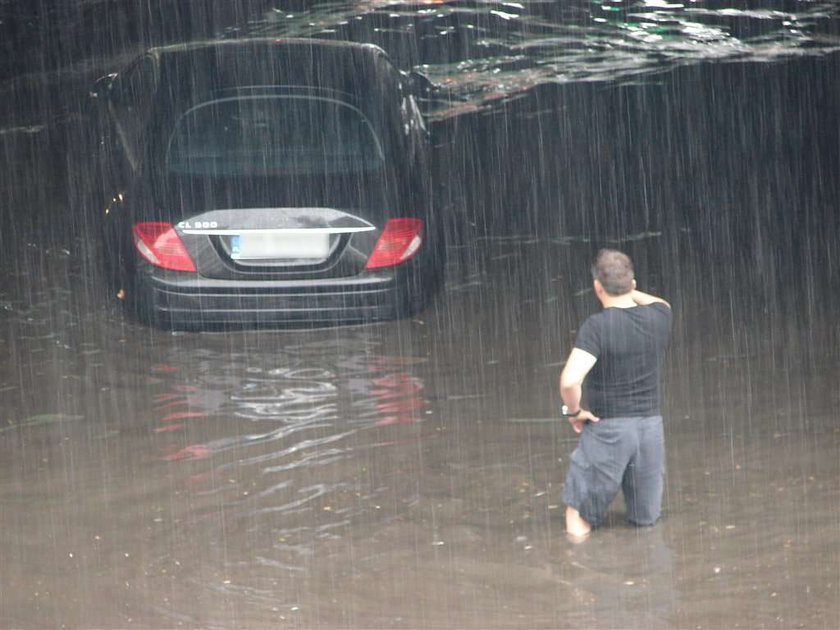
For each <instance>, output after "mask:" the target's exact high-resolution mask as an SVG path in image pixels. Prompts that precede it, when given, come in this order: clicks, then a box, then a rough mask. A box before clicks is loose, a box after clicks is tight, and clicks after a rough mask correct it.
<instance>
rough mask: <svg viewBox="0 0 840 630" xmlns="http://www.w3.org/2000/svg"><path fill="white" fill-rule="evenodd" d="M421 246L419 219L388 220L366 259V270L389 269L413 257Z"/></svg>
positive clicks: (421, 233) (421, 237) (420, 223)
mask: <svg viewBox="0 0 840 630" xmlns="http://www.w3.org/2000/svg"><path fill="white" fill-rule="evenodd" d="M422 244H423V221H422V220H421V219H388V222H387V223H386V224H385V229H384V230H382V234H381V235H380V236H379V240H378V241H376V245H374V247H373V252H372V253H371V255H370V258H368V261H367V265H365V268H366V269H376V268H377V267H391V266H393V265H398V264H399V263H401V262H404V261H406V260H408V259H409V258H411V257H412V256H414V255H415V254H416V253H417V252H418V251H419V249H420V246H421V245H422Z"/></svg>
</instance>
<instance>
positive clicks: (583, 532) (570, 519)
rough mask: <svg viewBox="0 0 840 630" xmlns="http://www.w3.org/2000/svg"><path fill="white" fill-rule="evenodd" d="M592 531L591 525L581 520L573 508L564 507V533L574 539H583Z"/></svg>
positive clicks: (578, 513)
mask: <svg viewBox="0 0 840 630" xmlns="http://www.w3.org/2000/svg"><path fill="white" fill-rule="evenodd" d="M591 531H592V525H590V524H589V523H587V522H586V521H585V520H583V517H582V516H581V515H580V512H578V511H577V510H576V509H575V508H573V507H571V506H568V507H566V533H567V534H568V535H569V536H574V537H575V538H583V537H585V536H587V535H588V534H589V532H591Z"/></svg>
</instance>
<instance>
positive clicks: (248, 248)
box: [230, 232, 330, 260]
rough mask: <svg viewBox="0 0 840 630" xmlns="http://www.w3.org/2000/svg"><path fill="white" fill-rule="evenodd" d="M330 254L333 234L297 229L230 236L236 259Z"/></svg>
mask: <svg viewBox="0 0 840 630" xmlns="http://www.w3.org/2000/svg"><path fill="white" fill-rule="evenodd" d="M329 253H330V237H329V234H324V233H314V234H307V233H306V232H297V233H292V234H287V233H278V232H253V233H244V234H238V235H236V236H232V237H231V238H230V257H231V258H232V259H234V260H254V259H268V258H273V259H281V260H282V259H301V258H306V259H313V260H321V259H324V258H326V257H327V255H328V254H329Z"/></svg>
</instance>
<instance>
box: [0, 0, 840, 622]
mask: <svg viewBox="0 0 840 630" xmlns="http://www.w3.org/2000/svg"><path fill="white" fill-rule="evenodd" d="M838 14H840V7H838V5H837V4H836V3H835V2H828V1H826V2H820V1H804V0H803V1H797V0H787V1H781V0H765V1H762V2H734V3H720V2H713V1H705V0H704V1H701V0H697V1H691V2H684V3H682V2H680V3H677V2H666V1H660V0H639V1H622V0H591V1H584V0H574V1H571V2H548V1H545V2H543V1H527V2H497V1H490V0H488V1H485V2H461V1H451V2H436V1H434V0H423V1H421V2H416V3H400V2H389V1H387V0H381V1H379V0H371V1H359V2H315V1H313V2H308V1H305V0H288V1H285V0H250V1H244V0H230V1H227V0H183V1H177V0H142V1H135V2H120V1H118V0H76V1H71V0H52V1H48V0H32V1H29V0H25V1H24V0H20V1H15V0H0V50H2V53H1V54H0V94H2V97H0V159H1V160H2V165H1V166H2V167H1V168H0V189H2V195H0V253H1V254H2V264H1V265H0V330H2V334H0V349H2V353H3V356H4V361H3V362H2V365H1V366H0V626H1V627H4V628H64V627H72V628H129V627H138V628H178V627H188V628H269V627H270V628H285V627H289V628H459V629H460V628H837V627H840V546H838V544H837V540H838V534H839V533H840V421H838V414H837V409H838V404H840V390H838V387H837V383H838V378H840V345H838V344H840V335H838V323H837V322H838V318H837V312H838V308H840V299H838V287H839V286H840V284H838V280H839V278H838V274H839V273H840V247H838V243H840V238H838V237H839V236H840V235H839V234H838V227H840V226H839V225H838V223H840V222H838V211H837V204H838V201H839V200H840V194H838V193H840V190H839V189H840V179H838V176H837V173H838V167H840V126H838V112H839V111H840V91H839V90H838V78H839V77H840V16H839V15H838ZM249 37H271V38H287V37H296V38H316V39H324V40H330V41H352V42H363V43H372V44H375V45H378V46H380V47H381V48H383V49H384V50H385V52H386V53H387V54H388V56H389V57H390V58H391V60H392V61H393V63H394V65H395V66H396V67H397V68H399V69H400V70H402V71H404V72H406V73H411V72H414V73H416V74H415V76H416V75H417V74H420V75H423V76H424V77H426V78H427V79H428V82H425V81H424V82H423V83H422V85H423V86H424V88H423V91H422V94H421V95H420V97H419V98H418V102H419V106H420V109H421V110H422V113H423V115H424V118H425V123H426V127H427V129H428V132H429V136H430V139H431V142H432V146H433V159H432V161H431V166H430V168H431V176H430V182H431V185H432V187H433V193H434V199H433V201H432V205H433V207H434V212H435V213H436V216H438V217H439V219H440V220H441V221H442V223H443V225H445V226H446V230H445V231H446V238H445V242H444V243H441V244H439V246H440V247H441V248H442V249H444V250H445V251H444V252H442V253H444V254H445V259H446V267H445V275H444V280H443V283H442V286H441V287H440V289H439V291H438V292H437V294H436V295H435V296H434V297H433V298H432V299H431V301H430V303H429V304H428V305H427V306H426V308H425V309H423V310H421V311H420V312H416V313H413V314H411V315H409V316H406V317H402V318H398V319H389V320H386V321H380V322H369V323H362V324H353V325H329V326H320V325H319V326H293V327H284V326H275V327H268V328H266V327H250V328H249V327H247V326H246V327H237V328H224V327H223V328H222V329H216V330H209V331H179V330H175V331H173V330H169V329H167V328H166V327H155V326H150V325H147V324H146V323H145V322H142V321H138V319H137V318H135V317H133V316H132V314H130V313H128V312H126V309H125V308H123V305H122V304H121V303H120V300H118V299H116V297H115V295H113V294H112V293H110V292H109V291H108V290H107V288H106V287H107V282H106V276H107V270H105V269H103V268H102V262H101V258H100V256H99V251H100V249H101V242H100V236H101V235H100V232H101V229H100V227H99V225H98V222H99V221H100V220H101V218H102V210H103V208H104V207H105V205H106V204H107V200H106V199H103V198H98V197H97V195H96V192H97V191H99V190H101V189H102V188H103V186H104V185H105V182H102V181H101V177H100V175H99V174H98V173H97V172H94V171H91V170H89V169H88V168H87V166H86V164H87V161H86V157H87V156H86V155H85V153H86V151H87V150H88V149H87V148H86V147H88V146H89V145H88V144H86V143H85V141H84V138H85V137H86V134H87V133H88V130H89V127H90V120H89V112H90V108H91V100H92V96H91V92H92V91H93V90H94V87H93V86H94V82H95V81H96V80H97V79H98V78H99V77H102V76H104V75H107V74H109V73H113V72H118V71H120V70H121V69H122V68H124V67H125V66H126V64H127V63H128V62H129V61H130V60H131V59H133V58H135V57H136V56H137V55H138V54H140V53H142V52H143V51H144V50H146V49H148V48H149V47H152V46H160V45H167V44H175V43H179V42H188V41H197V40H202V41H209V40H231V39H238V38H249ZM405 202H406V203H407V204H409V203H411V200H405ZM602 247H610V248H617V249H620V250H622V251H625V252H626V253H628V254H629V255H630V256H632V258H633V260H634V262H635V265H636V278H637V279H638V283H639V287H640V288H642V289H644V290H645V291H650V292H652V293H655V294H657V295H661V296H664V297H665V298H666V299H667V300H668V301H670V303H671V305H672V306H673V312H674V327H673V333H672V336H671V341H670V345H669V348H668V351H667V355H666V359H665V363H664V366H663V373H662V381H663V382H662V412H663V417H664V419H665V433H666V443H667V447H666V448H667V462H666V468H667V473H666V477H665V498H664V510H663V516H662V519H661V520H660V521H659V522H658V523H657V524H656V525H654V526H652V527H633V526H631V525H629V524H627V523H626V521H625V519H624V506H623V504H622V499H621V498H620V495H619V498H617V499H616V501H615V503H614V504H613V505H612V507H611V508H610V511H609V513H608V517H607V520H606V523H605V524H604V525H603V526H601V527H599V528H598V529H596V530H595V531H594V532H593V533H592V535H590V536H589V537H588V538H586V539H585V540H583V541H576V540H572V539H570V538H569V537H567V536H566V534H565V522H564V508H565V506H564V505H563V503H562V500H561V493H562V490H563V484H564V479H565V475H566V471H567V468H568V466H569V457H570V454H571V453H572V451H573V449H574V448H575V445H576V443H577V439H578V436H577V435H576V434H575V433H574V432H573V431H572V430H571V429H570V427H569V425H568V423H567V422H566V421H565V420H564V419H563V418H561V417H560V405H561V402H562V401H561V400H560V395H559V392H558V389H557V378H558V374H559V372H560V370H561V369H562V367H563V364H564V361H565V359H566V357H567V356H568V353H569V350H570V348H571V346H572V344H573V342H574V340H575V335H576V332H577V329H578V327H579V326H580V324H581V323H582V322H583V320H584V319H585V318H586V317H587V316H589V315H591V314H592V313H595V312H596V311H597V310H598V308H599V305H598V301H597V300H596V298H595V295H594V294H593V290H592V279H591V276H590V275H589V267H590V263H591V261H592V258H593V256H594V254H595V253H596V252H597V251H598V250H599V249H600V248H602Z"/></svg>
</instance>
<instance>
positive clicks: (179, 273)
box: [92, 39, 443, 328]
mask: <svg viewBox="0 0 840 630" xmlns="http://www.w3.org/2000/svg"><path fill="white" fill-rule="evenodd" d="M411 85H412V83H411V81H410V80H409V78H408V77H407V76H406V75H405V74H404V73H402V72H400V71H398V70H397V69H396V68H395V67H394V66H393V65H392V63H391V62H390V61H389V59H388V57H387V56H386V54H385V53H384V52H383V51H382V50H381V49H379V48H377V47H376V46H372V45H367V44H354V43H347V42H329V41H320V40H295V39H288V40H274V39H271V40H269V39H257V40H253V39H249V40H230V41H225V40H223V41H213V42H202V43H191V44H181V45H172V46H166V47H160V48H154V49H151V50H149V51H148V52H147V53H145V54H144V55H142V56H141V57H139V58H138V59H136V60H135V61H134V62H132V63H131V64H130V65H129V66H128V67H127V68H126V69H125V70H123V71H122V72H120V73H118V74H115V75H109V76H108V77H106V78H103V79H101V80H100V81H99V82H98V83H97V86H96V88H95V90H94V91H93V92H92V95H93V96H94V97H95V98H94V102H95V103H96V110H97V114H96V118H97V121H96V129H97V132H96V136H97V146H98V149H97V151H96V152H97V153H98V163H99V169H98V172H97V173H96V174H95V175H93V176H94V177H98V178H100V180H101V181H102V182H103V183H104V184H105V186H106V187H107V190H108V192H109V195H108V196H109V200H108V204H107V209H106V210H105V214H104V217H103V221H102V224H103V235H104V242H105V248H104V249H105V254H106V260H107V267H108V271H109V273H110V280H111V283H112V289H113V291H114V293H115V294H117V295H119V297H121V298H124V299H125V300H126V301H128V302H129V303H130V304H131V305H132V306H133V307H134V309H135V310H136V312H137V313H138V314H139V315H140V316H141V317H142V318H143V319H144V320H146V321H149V322H151V323H153V324H155V325H159V326H167V327H168V326H172V327H176V328H203V327H206V326H217V325H227V324H246V325H252V324H256V325H261V324H288V323H292V324H319V323H325V322H359V321H370V320H375V319H384V318H393V317H400V316H404V315H407V314H412V313H416V312H418V311H419V310H421V309H422V308H424V306H425V304H426V303H427V300H428V299H429V297H430V296H431V295H432V294H433V293H434V291H435V290H436V288H437V286H438V284H439V282H440V279H441V275H442V269H443V238H442V234H441V221H439V220H438V218H437V217H436V216H435V212H434V210H433V208H432V198H433V197H432V195H431V190H430V188H431V187H430V181H429V164H428V161H429V151H430V147H429V141H428V134H427V132H426V129H425V126H424V122H423V118H422V115H421V113H420V111H419V109H418V107H417V104H416V101H415V95H414V94H412V88H411Z"/></svg>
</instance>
